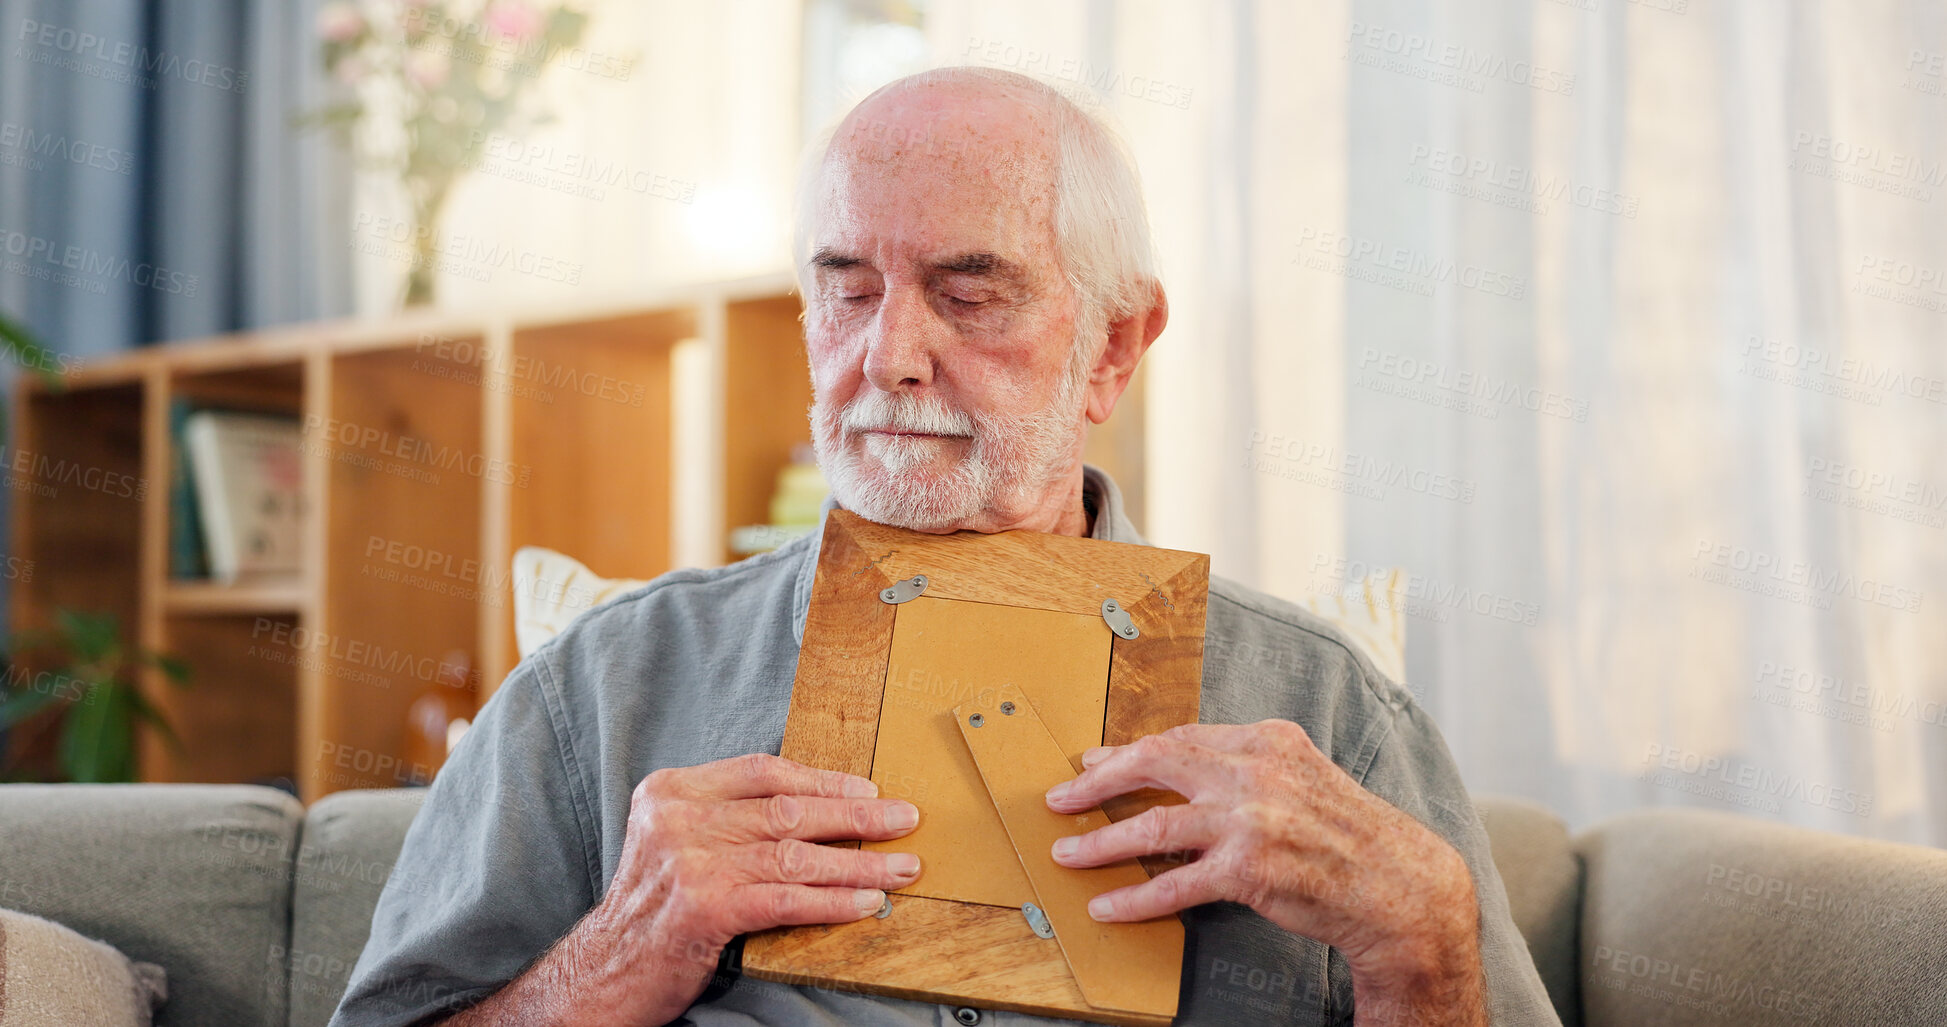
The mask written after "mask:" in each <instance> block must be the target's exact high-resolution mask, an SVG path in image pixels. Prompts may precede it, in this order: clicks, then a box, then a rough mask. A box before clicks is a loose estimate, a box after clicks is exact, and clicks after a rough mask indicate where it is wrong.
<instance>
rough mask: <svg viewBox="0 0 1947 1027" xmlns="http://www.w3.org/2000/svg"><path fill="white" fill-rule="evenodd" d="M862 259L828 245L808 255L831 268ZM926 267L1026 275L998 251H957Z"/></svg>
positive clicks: (1009, 277)
mask: <svg viewBox="0 0 1947 1027" xmlns="http://www.w3.org/2000/svg"><path fill="white" fill-rule="evenodd" d="M864 263H865V260H864V259H863V258H861V257H857V256H854V255H852V254H849V253H841V252H839V251H838V250H834V249H832V248H830V247H825V248H823V249H820V250H819V251H818V252H817V253H815V254H813V255H812V258H811V265H812V266H813V267H819V268H826V269H829V270H834V271H838V270H843V269H845V268H850V267H858V266H859V265H861V264H864ZM927 268H928V269H929V270H932V271H944V272H947V273H948V274H957V275H974V276H977V277H983V278H998V279H1002V280H1004V281H1009V282H1021V281H1025V280H1026V279H1027V277H1028V275H1027V269H1026V268H1023V267H1022V266H1021V265H1019V264H1017V263H1015V262H1014V261H1011V260H1008V259H1007V258H1006V257H1003V256H1001V255H1000V254H998V253H961V254H958V255H955V256H952V257H948V258H946V259H945V260H936V261H933V262H932V263H930V264H928V265H927Z"/></svg>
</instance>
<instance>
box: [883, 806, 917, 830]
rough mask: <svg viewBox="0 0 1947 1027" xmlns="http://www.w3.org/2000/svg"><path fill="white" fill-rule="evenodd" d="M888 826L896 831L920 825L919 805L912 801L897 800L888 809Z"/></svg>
mask: <svg viewBox="0 0 1947 1027" xmlns="http://www.w3.org/2000/svg"><path fill="white" fill-rule="evenodd" d="M886 826H887V827H889V828H891V829H893V830H895V831H910V830H912V829H913V828H915V827H918V826H919V807H918V806H915V805H913V804H912V803H910V802H895V803H893V804H892V806H891V808H889V809H887V810H886Z"/></svg>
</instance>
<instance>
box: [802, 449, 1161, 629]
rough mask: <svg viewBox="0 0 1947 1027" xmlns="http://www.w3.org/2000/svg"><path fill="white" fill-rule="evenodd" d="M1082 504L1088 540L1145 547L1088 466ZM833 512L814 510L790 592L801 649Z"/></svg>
mask: <svg viewBox="0 0 1947 1027" xmlns="http://www.w3.org/2000/svg"><path fill="white" fill-rule="evenodd" d="M1082 504H1083V505H1084V506H1086V507H1088V508H1089V509H1092V510H1093V511H1095V530H1094V532H1093V533H1092V534H1090V536H1089V537H1090V538H1094V539H1100V540H1101V541H1103V542H1127V543H1130V544H1132V545H1138V546H1146V545H1148V544H1149V541H1148V540H1147V539H1145V538H1143V537H1142V535H1141V534H1140V533H1138V532H1137V531H1136V525H1135V524H1134V522H1132V521H1130V520H1129V513H1128V510H1127V509H1126V508H1125V507H1124V506H1123V503H1122V490H1121V489H1119V488H1116V484H1115V479H1113V478H1110V477H1109V475H1108V472H1106V471H1104V470H1102V469H1101V468H1099V467H1095V466H1093V465H1091V464H1083V465H1082ZM836 509H838V500H836V499H834V498H832V497H831V496H826V497H825V505H824V508H823V509H821V510H819V511H818V527H817V528H816V529H815V530H814V531H813V532H812V533H811V545H810V546H808V547H807V548H806V550H805V558H804V564H803V566H801V567H799V568H798V581H797V587H796V588H795V589H794V590H793V591H792V595H791V603H792V612H791V632H792V634H794V635H796V636H797V639H798V644H799V645H801V646H802V645H804V620H805V614H806V612H807V611H809V610H810V609H811V583H812V581H813V579H815V578H816V577H817V576H818V548H819V546H820V545H822V544H823V542H824V540H825V515H826V514H828V513H831V512H832V511H833V510H836Z"/></svg>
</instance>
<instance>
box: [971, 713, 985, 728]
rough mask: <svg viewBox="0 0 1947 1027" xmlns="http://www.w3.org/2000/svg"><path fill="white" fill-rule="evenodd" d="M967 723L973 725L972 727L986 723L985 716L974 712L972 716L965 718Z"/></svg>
mask: <svg viewBox="0 0 1947 1027" xmlns="http://www.w3.org/2000/svg"><path fill="white" fill-rule="evenodd" d="M967 723H968V724H971V725H973V726H974V727H979V726H980V725H982V724H985V723H987V718H986V717H983V716H981V715H980V714H978V713H976V714H974V715H973V716H971V717H968V718H967Z"/></svg>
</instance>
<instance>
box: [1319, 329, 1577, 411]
mask: <svg viewBox="0 0 1947 1027" xmlns="http://www.w3.org/2000/svg"><path fill="white" fill-rule="evenodd" d="M1357 370H1359V371H1363V372H1367V373H1375V372H1376V373H1377V374H1378V375H1380V376H1383V377H1386V378H1394V379H1398V380H1399V381H1402V382H1408V383H1411V384H1414V385H1420V386H1425V387H1428V388H1432V389H1438V390H1441V391H1443V392H1450V393H1453V394H1455V395H1458V396H1465V397H1469V398H1472V399H1477V400H1485V401H1486V402H1488V403H1491V404H1496V405H1499V406H1512V407H1520V408H1521V409H1523V410H1527V411H1530V412H1532V413H1537V414H1544V415H1546V416H1549V417H1560V418H1565V419H1567V420H1571V421H1574V422H1576V423H1577V424H1581V423H1584V422H1586V421H1587V420H1588V419H1589V404H1588V402H1587V401H1586V400H1581V399H1576V398H1575V397H1573V396H1567V395H1563V394H1562V393H1559V392H1556V391H1554V390H1553V389H1542V388H1537V387H1535V386H1532V385H1521V384H1519V383H1516V382H1513V381H1510V380H1508V379H1506V378H1496V377H1494V376H1492V375H1485V374H1479V373H1477V372H1474V371H1466V370H1459V371H1457V370H1454V369H1452V368H1449V367H1448V366H1447V365H1445V364H1442V363H1440V362H1438V361H1434V360H1422V359H1420V358H1418V357H1411V356H1406V355H1404V354H1401V353H1395V352H1391V351H1384V352H1382V351H1381V350H1379V349H1376V348H1374V347H1372V346H1366V347H1363V348H1361V349H1360V350H1359V362H1358V366H1357ZM1490 409H1492V407H1490Z"/></svg>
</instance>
